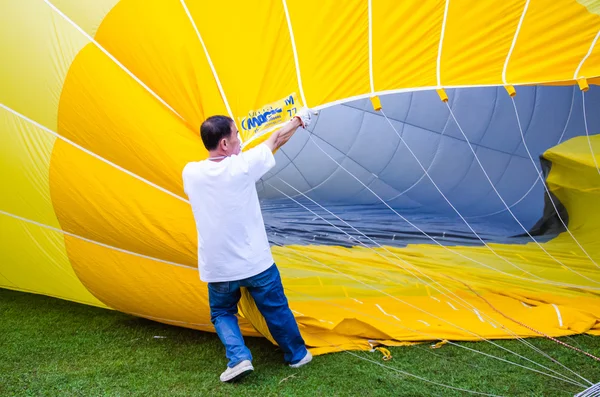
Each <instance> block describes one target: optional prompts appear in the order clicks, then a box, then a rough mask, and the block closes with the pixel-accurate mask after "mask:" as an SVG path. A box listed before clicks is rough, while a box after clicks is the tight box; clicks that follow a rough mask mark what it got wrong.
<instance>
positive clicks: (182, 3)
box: [181, 0, 235, 120]
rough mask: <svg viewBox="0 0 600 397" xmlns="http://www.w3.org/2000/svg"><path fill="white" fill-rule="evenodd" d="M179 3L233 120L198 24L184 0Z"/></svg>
mask: <svg viewBox="0 0 600 397" xmlns="http://www.w3.org/2000/svg"><path fill="white" fill-rule="evenodd" d="M181 5H182V6H183V9H184V10H185V13H186V15H187V17H188V19H189V20H190V23H191V24H192V26H193V28H194V30H195V31H196V35H197V36H198V40H200V44H201V45H202V49H203V50H204V55H206V60H207V61H208V65H209V66H210V70H211V71H212V74H213V77H214V78H215V83H216V84H217V88H218V89H219V93H220V94H221V98H222V99H223V102H224V103H225V107H226V108H227V113H229V117H231V118H232V119H233V120H235V119H234V117H233V112H232V111H231V108H230V107H229V102H228V101H227V96H226V95H225V91H224V90H223V86H222V85H221V80H219V75H218V74H217V70H216V69H215V65H214V64H213V62H212V59H211V58H210V54H209V53H208V48H206V45H205V44H204V40H203V39H202V35H201V34H200V31H199V30H198V26H196V22H194V18H192V14H191V13H190V10H189V9H188V7H187V5H186V4H185V0H181Z"/></svg>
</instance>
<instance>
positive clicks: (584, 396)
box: [575, 383, 600, 397]
mask: <svg viewBox="0 0 600 397" xmlns="http://www.w3.org/2000/svg"><path fill="white" fill-rule="evenodd" d="M598 396H600V383H596V384H595V385H592V386H590V387H588V388H587V389H585V390H584V391H582V392H581V393H577V394H576V395H575V397H598Z"/></svg>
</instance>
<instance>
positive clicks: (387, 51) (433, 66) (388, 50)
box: [372, 0, 445, 91]
mask: <svg viewBox="0 0 600 397" xmlns="http://www.w3.org/2000/svg"><path fill="white" fill-rule="evenodd" d="M444 5H445V1H443V0H425V1H419V2H411V1H397V2H387V1H373V2H372V14H373V23H372V30H373V79H374V83H375V90H376V91H385V90H393V89H397V88H400V87H432V86H435V85H437V73H436V72H437V56H438V47H439V42H440V34H441V30H442V21H443V19H444ZM407 16H410V17H407ZM425 26H427V27H428V28H427V29H424V27H425Z"/></svg>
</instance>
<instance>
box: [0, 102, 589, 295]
mask: <svg viewBox="0 0 600 397" xmlns="http://www.w3.org/2000/svg"><path fill="white" fill-rule="evenodd" d="M0 107H1V108H3V109H5V110H7V111H8V112H10V113H12V114H14V115H15V116H17V117H19V118H21V119H23V120H25V121H27V122H29V123H31V124H33V125H35V126H36V127H38V128H40V129H42V130H43V131H45V132H47V133H49V134H51V135H53V136H55V137H57V138H59V139H61V140H63V141H64V142H66V143H68V144H70V145H72V146H73V147H75V148H77V149H79V150H81V151H83V152H85V153H87V154H88V155H90V156H92V157H95V158H97V159H98V160H100V161H102V162H104V163H106V164H108V165H110V166H112V167H114V168H116V169H118V170H119V171H121V172H124V173H126V174H128V175H130V176H132V177H134V178H136V179H138V180H140V181H141V182H143V183H145V184H147V185H149V186H152V187H154V188H156V189H158V190H160V191H162V192H163V193H166V194H168V195H170V196H172V197H174V198H177V199H178V200H181V201H183V202H185V203H189V201H188V200H187V199H185V198H183V197H181V196H179V195H177V194H175V193H173V192H171V191H169V190H167V189H165V188H163V187H161V186H159V185H157V184H155V183H153V182H151V181H149V180H147V179H145V178H143V177H141V176H139V175H137V174H135V173H133V172H131V171H129V170H127V169H125V168H123V167H121V166H119V165H117V164H115V163H113V162H111V161H109V160H107V159H105V158H104V157H102V156H100V155H98V154H96V153H94V152H92V151H90V150H88V149H86V148H84V147H82V146H81V145H78V144H77V143H75V142H73V141H71V140H69V139H67V138H65V137H63V136H62V135H60V134H58V133H56V132H54V131H52V130H51V129H49V128H47V127H45V126H43V125H41V124H40V123H38V122H36V121H34V120H32V119H30V118H28V117H26V116H24V115H22V114H20V113H18V112H17V111H15V110H13V109H11V108H9V107H8V106H5V105H3V104H1V103H0ZM311 139H312V137H311ZM313 143H314V140H313ZM317 147H319V148H320V146H318V145H317ZM320 149H321V148H320ZM321 150H323V149H321ZM334 161H335V160H334ZM398 215H399V214H398ZM407 222H408V220H407ZM418 230H420V229H418ZM421 232H422V231H421ZM423 233H424V232H423ZM427 236H428V235H427ZM428 237H429V238H430V239H432V240H433V241H435V242H436V243H437V244H438V245H440V246H442V245H441V244H440V243H438V242H437V241H436V240H435V239H433V238H432V237H431V236H428ZM442 247H444V248H446V249H448V248H447V247H445V246H442ZM448 250H449V251H451V252H455V251H453V250H450V249H448ZM457 255H459V256H461V257H463V258H465V259H468V260H471V261H474V262H475V263H478V264H480V265H482V266H484V267H487V268H490V269H492V270H494V271H498V272H500V273H502V274H505V275H508V276H510V277H513V278H519V279H523V280H528V281H533V282H538V281H537V280H535V279H530V278H525V277H521V276H517V275H512V274H510V273H505V272H503V271H500V270H498V269H496V268H494V267H490V266H488V265H486V264H483V263H482V262H479V261H476V260H474V259H472V258H469V257H467V256H465V255H462V254H460V253H457ZM541 282H543V281H541ZM546 283H549V284H553V285H559V286H569V287H574V288H581V287H580V286H578V285H575V284H566V283H556V282H551V281H550V282H546ZM586 288H591V287H586Z"/></svg>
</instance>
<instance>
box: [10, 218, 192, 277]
mask: <svg viewBox="0 0 600 397" xmlns="http://www.w3.org/2000/svg"><path fill="white" fill-rule="evenodd" d="M0 214H2V215H4V216H8V217H10V218H14V219H18V220H20V221H23V222H26V223H30V224H32V225H36V226H39V227H41V228H44V229H48V230H52V231H53V232H57V233H61V234H64V235H66V236H69V237H73V238H76V239H78V240H81V241H85V242H87V243H90V244H94V245H98V246H100V247H104V248H108V249H111V250H113V251H118V252H122V253H124V254H128V255H133V256H137V257H138V258H144V259H148V260H151V261H155V262H161V263H164V264H167V265H171V266H177V267H182V268H185V269H194V270H198V269H197V268H196V267H193V266H188V265H182V264H180V263H176V262H171V261H167V260H164V259H159V258H155V257H152V256H148V255H144V254H139V253H137V252H133V251H129V250H126V249H123V248H118V247H114V246H112V245H108V244H104V243H101V242H99V241H96V240H92V239H89V238H86V237H83V236H80V235H78V234H74V233H70V232H67V231H64V230H61V229H57V228H55V227H53V226H50V225H46V224H43V223H40V222H36V221H33V220H31V219H27V218H24V217H22V216H18V215H15V214H11V213H10V212H6V211H2V210H0Z"/></svg>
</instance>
